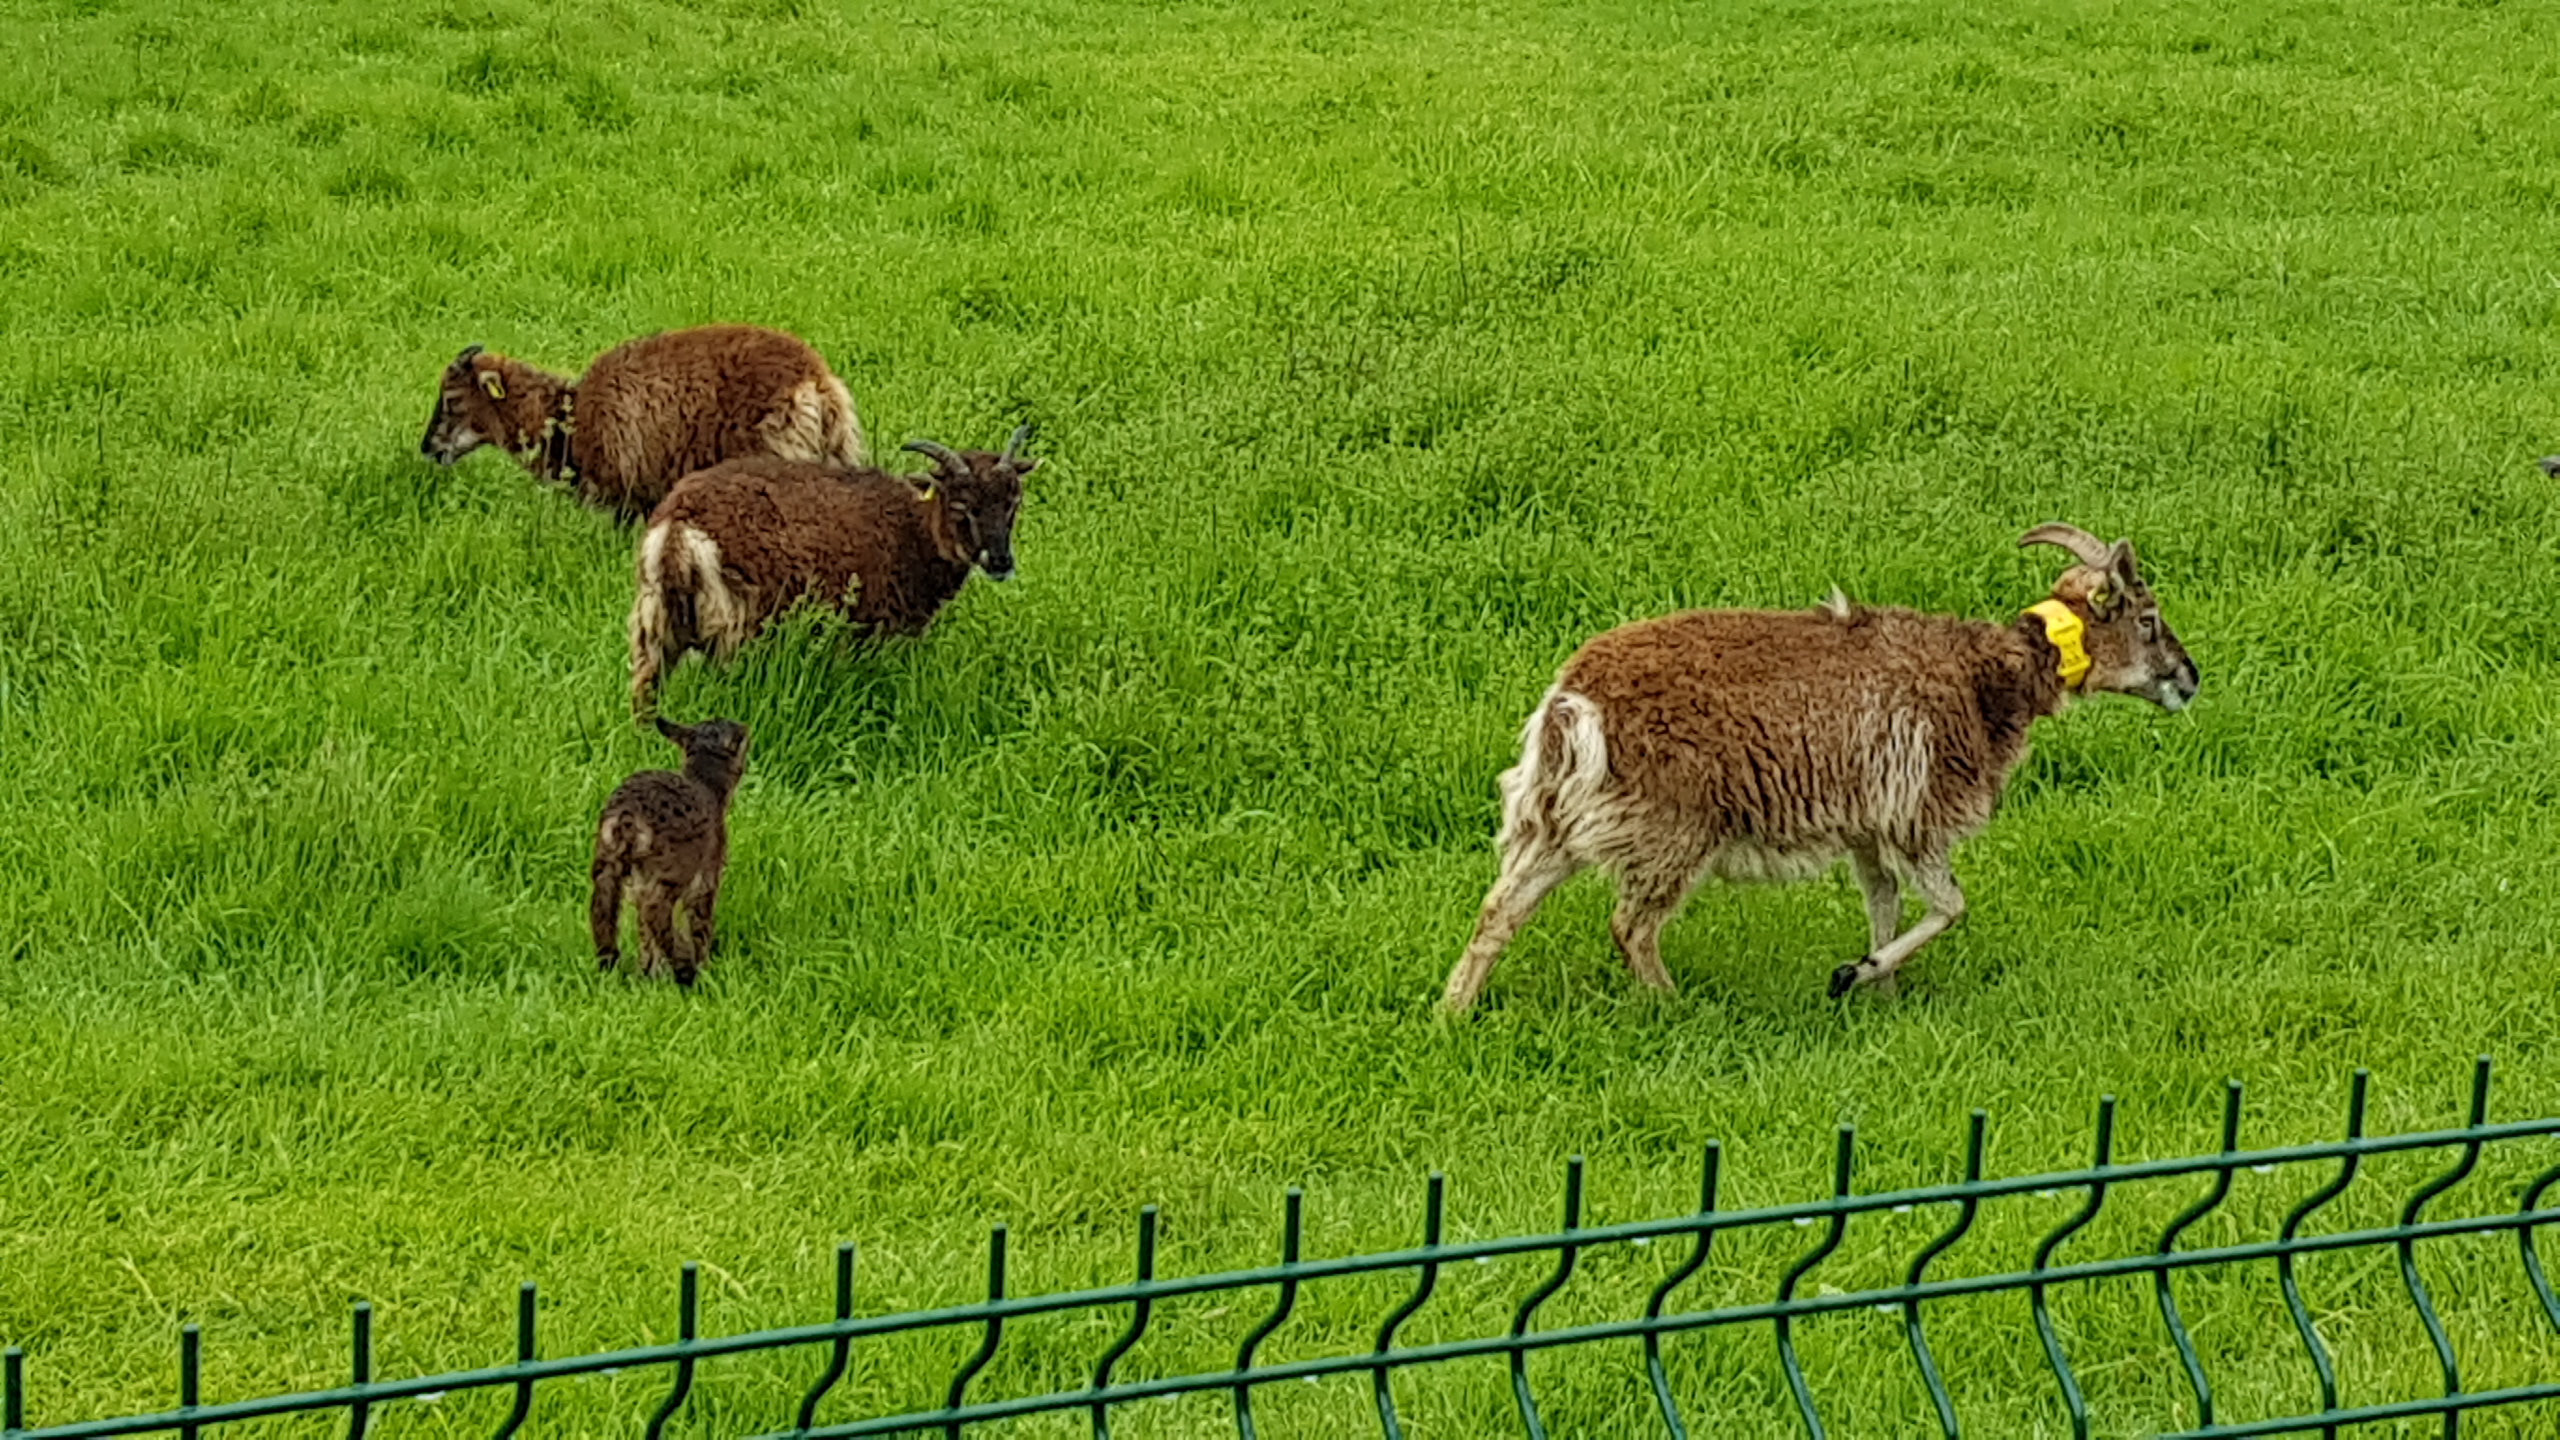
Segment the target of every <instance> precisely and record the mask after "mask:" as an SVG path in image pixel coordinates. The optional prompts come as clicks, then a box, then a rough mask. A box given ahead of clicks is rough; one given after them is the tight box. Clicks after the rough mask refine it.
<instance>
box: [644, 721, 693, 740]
mask: <svg viewBox="0 0 2560 1440" xmlns="http://www.w3.org/2000/svg"><path fill="white" fill-rule="evenodd" d="M649 720H650V723H651V724H653V725H656V726H657V727H658V733H659V734H661V735H664V736H666V737H667V738H668V739H670V740H673V741H674V742H676V743H677V744H679V745H681V744H683V743H684V740H685V734H686V731H685V728H684V727H683V726H681V725H678V724H677V723H675V722H674V721H672V720H669V719H668V718H667V717H666V716H664V715H652V716H650V717H649Z"/></svg>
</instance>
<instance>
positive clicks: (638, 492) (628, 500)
mask: <svg viewBox="0 0 2560 1440" xmlns="http://www.w3.org/2000/svg"><path fill="white" fill-rule="evenodd" d="M492 378H493V379H494V387H493V384H492ZM493 388H494V391H495V392H496V393H493ZM479 444H493V445H496V446H498V447H499V448H501V449H504V450H506V451H507V452H509V453H510V454H512V455H514V456H515V457H516V458H517V459H518V460H519V461H520V462H522V463H523V465H524V466H525V468H526V469H528V470H530V471H532V472H533V473H534V474H535V475H537V476H539V477H541V478H543V479H546V480H553V481H557V482H559V483H562V484H565V485H568V486H570V487H571V488H572V489H574V490H575V491H576V492H577V493H578V495H579V498H581V499H582V500H584V501H585V502H586V503H588V504H589V505H592V506H595V507H596V508H598V509H601V510H609V511H611V512H613V513H614V514H615V515H617V516H619V517H620V518H622V519H624V520H626V521H627V520H635V519H638V518H639V517H641V516H643V515H646V514H648V513H649V511H650V510H651V509H652V508H653V507H654V506H656V505H657V503H658V502H659V501H660V500H662V499H664V498H665V497H666V495H667V492H668V491H669V490H671V489H672V488H673V487H674V485H675V483H676V481H678V480H679V479H681V478H683V477H684V476H686V475H688V474H690V473H692V472H693V471H696V470H700V469H705V468H707V467H709V466H712V465H716V464H719V463H720V462H721V461H723V460H731V459H738V458H741V457H745V456H752V455H775V456H780V457H783V458H785V459H792V460H803V461H810V462H818V463H825V464H831V465H840V466H851V465H859V464H862V463H863V462H864V460H865V459H866V455H865V450H864V445H863V438H862V424H861V419H860V417H859V416H858V415H857V414H856V413H855V411H854V405H853V397H852V395H851V394H850V393H849V392H848V391H847V390H846V389H845V386H844V382H843V381H841V380H839V379H837V378H836V375H835V373H834V372H833V371H831V370H829V369H828V368H827V362H826V360H825V358H824V357H823V356H821V355H819V354H818V352H817V351H816V350H814V349H812V348H811V347H810V346H809V344H808V342H806V341H804V340H801V339H800V338H799V337H797V336H794V335H787V334H784V333H783V332H781V331H779V330H768V329H765V328H763V327H761V326H755V325H707V326H702V327H700V328H697V329H691V330H672V331H668V332H665V333H663V334H658V335H650V336H646V337H643V338H641V339H638V340H634V341H631V342H630V343H628V344H625V345H622V346H619V347H617V348H615V349H612V350H608V351H606V352H605V353H604V354H602V355H600V356H598V357H597V358H596V360H595V363H594V364H592V365H590V366H588V367H587V373H586V374H585V375H584V376H582V377H580V378H579V379H578V380H577V381H576V383H574V384H572V383H571V382H570V381H568V380H567V379H566V378H564V377H562V376H559V375H555V374H552V373H551V372H549V371H547V370H543V369H540V368H538V367H536V366H533V365H529V364H526V363H525V362H523V361H521V360H515V359H510V358H508V357H506V356H503V355H490V354H483V353H480V352H478V351H477V350H476V349H474V350H467V351H465V352H463V354H462V356H461V357H460V358H459V359H457V360H456V361H455V362H454V363H453V365H451V366H449V367H447V370H446V375H445V380H444V386H443V394H442V397H441V400H440V402H439V405H438V409H437V412H436V418H435V420H434V421H433V422H431V424H430V425H429V428H428V432H427V439H426V440H425V442H424V443H423V444H422V445H421V447H420V448H421V449H422V450H423V451H424V452H425V453H426V454H427V455H428V456H430V457H431V458H434V459H436V460H438V461H440V462H442V463H446V464H450V463H452V462H453V461H454V460H456V459H459V458H460V457H461V456H462V455H463V454H466V453H468V452H469V451H470V450H471V449H473V448H476V446H477V445H479Z"/></svg>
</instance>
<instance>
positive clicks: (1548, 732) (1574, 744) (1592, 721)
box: [1501, 685, 1609, 852]
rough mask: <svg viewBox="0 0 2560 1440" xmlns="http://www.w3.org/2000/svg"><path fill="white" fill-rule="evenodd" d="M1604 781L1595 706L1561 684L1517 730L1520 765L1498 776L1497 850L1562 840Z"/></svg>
mask: <svg viewBox="0 0 2560 1440" xmlns="http://www.w3.org/2000/svg"><path fill="white" fill-rule="evenodd" d="M1608 780H1609V740H1608V736H1607V735H1606V734H1604V733H1603V731H1602V728H1601V724H1600V707H1599V706H1598V705H1596V704H1594V703H1593V702H1592V701H1591V699H1590V698H1589V697H1588V696H1584V695H1577V694H1575V693H1574V692H1573V691H1570V690H1567V689H1565V688H1564V687H1563V686H1562V685H1558V686H1556V687H1555V688H1553V689H1551V690H1549V691H1548V692H1547V693H1546V697H1545V698H1544V699H1542V700H1540V701H1539V702H1538V707H1537V708H1536V709H1535V710H1532V711H1530V712H1529V723H1528V724H1527V725H1525V726H1523V727H1521V735H1520V763H1519V764H1517V765H1514V766H1512V767H1511V768H1510V769H1508V770H1505V771H1503V772H1502V781H1501V785H1502V848H1503V849H1504V850H1505V851H1506V852H1507V851H1510V850H1512V849H1513V848H1515V847H1517V846H1520V845H1524V844H1534V843H1537V842H1541V841H1544V842H1547V843H1555V842H1559V841H1561V840H1563V839H1564V838H1565V836H1566V835H1567V834H1568V833H1569V832H1571V831H1572V830H1573V829H1574V828H1575V826H1576V823H1577V822H1578V821H1580V820H1582V819H1584V818H1585V817H1588V816H1589V815H1590V814H1591V813H1592V811H1593V809H1594V806H1595V803H1596V802H1597V801H1598V799H1599V796H1600V792H1601V790H1602V788H1603V787H1604V786H1606V785H1607V783H1608Z"/></svg>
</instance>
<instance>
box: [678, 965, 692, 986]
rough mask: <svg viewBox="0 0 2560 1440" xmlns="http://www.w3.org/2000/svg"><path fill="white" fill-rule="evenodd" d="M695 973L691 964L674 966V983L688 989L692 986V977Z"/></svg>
mask: <svg viewBox="0 0 2560 1440" xmlns="http://www.w3.org/2000/svg"><path fill="white" fill-rule="evenodd" d="M695 974H696V972H695V970H694V968H693V967H692V966H690V965H679V966H677V967H676V983H677V984H679V985H681V986H683V987H684V988H686V989H687V990H690V989H692V988H693V977H694V975H695Z"/></svg>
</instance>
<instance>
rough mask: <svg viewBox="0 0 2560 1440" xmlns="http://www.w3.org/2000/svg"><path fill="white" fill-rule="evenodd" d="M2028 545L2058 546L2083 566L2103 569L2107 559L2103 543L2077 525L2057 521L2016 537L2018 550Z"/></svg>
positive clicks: (2105, 547) (2105, 546)
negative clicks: (2068, 552)
mask: <svg viewBox="0 0 2560 1440" xmlns="http://www.w3.org/2000/svg"><path fill="white" fill-rule="evenodd" d="M2030 545H2058V546H2060V547H2061V548H2063V549H2065V550H2068V551H2070V552H2071V555H2072V558H2074V559H2076V560H2078V561H2079V562H2080V563H2081V564H2083V565H2094V566H2098V567H2100V568H2104V567H2105V565H2106V563H2107V561H2108V559H2109V554H2108V551H2107V544H2106V542H2105V541H2103V540H2101V539H2099V538H2098V537H2097V536H2095V535H2092V534H2090V533H2089V532H2088V531H2086V530H2083V529H2081V528H2080V527H2079V526H2077V525H2065V524H2063V523H2061V522H2060V521H2058V520H2057V521H2052V522H2049V523H2047V524H2043V525H2039V526H2037V527H2036V528H2034V529H2033V530H2030V531H2028V532H2027V533H2026V534H2024V535H2021V536H2019V537H2018V548H2019V549H2021V550H2024V549H2026V548H2027V547H2028V546H2030Z"/></svg>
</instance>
